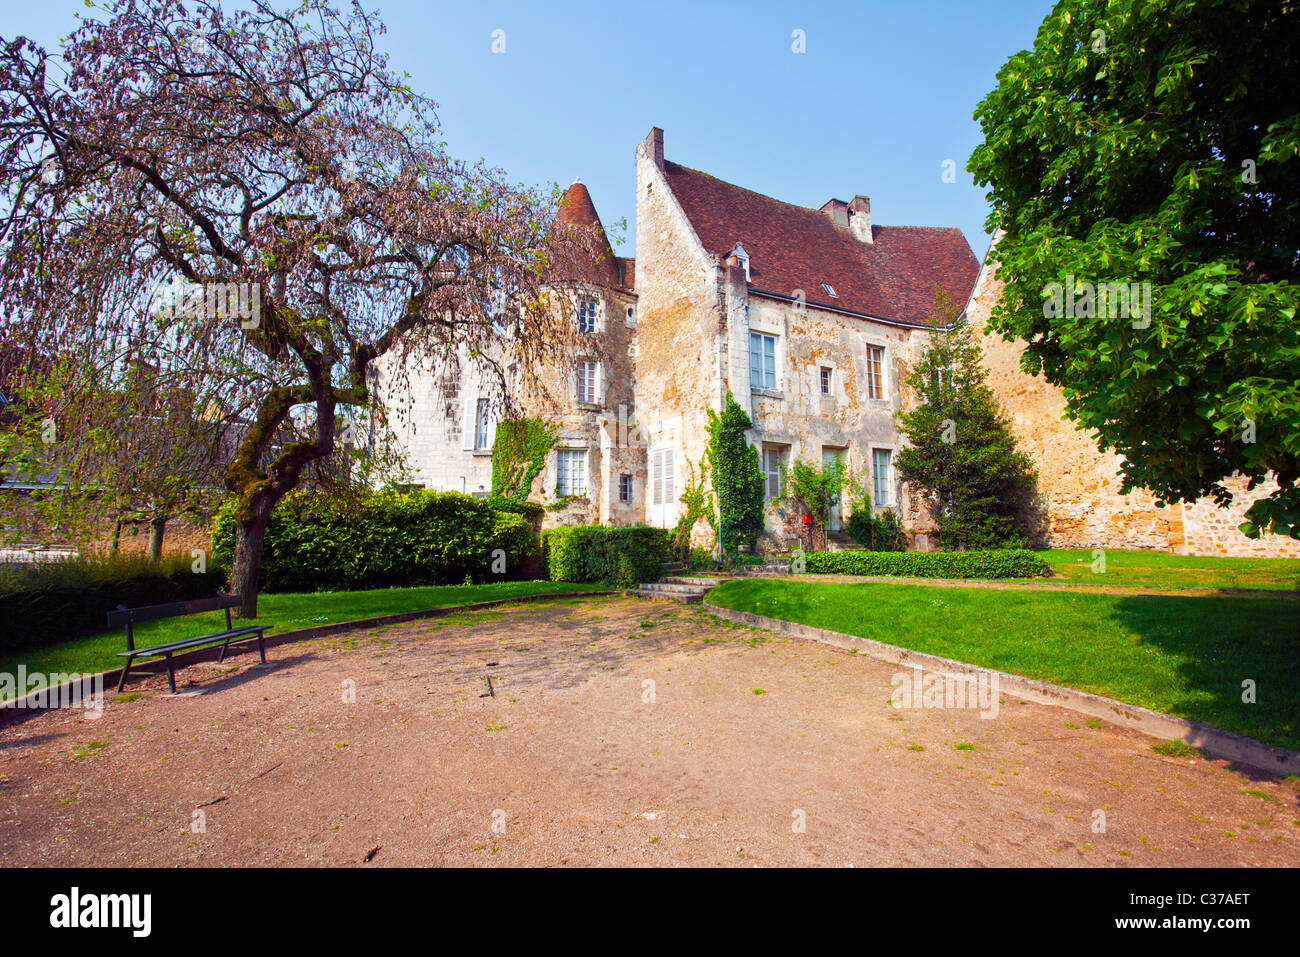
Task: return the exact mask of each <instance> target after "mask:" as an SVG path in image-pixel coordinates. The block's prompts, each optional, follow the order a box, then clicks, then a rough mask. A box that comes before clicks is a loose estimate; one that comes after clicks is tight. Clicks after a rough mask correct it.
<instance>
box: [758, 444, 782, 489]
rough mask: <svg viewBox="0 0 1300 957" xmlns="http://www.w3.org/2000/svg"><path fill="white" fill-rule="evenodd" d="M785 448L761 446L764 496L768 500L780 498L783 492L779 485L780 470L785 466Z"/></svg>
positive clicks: (780, 446)
mask: <svg viewBox="0 0 1300 957" xmlns="http://www.w3.org/2000/svg"><path fill="white" fill-rule="evenodd" d="M785 454H786V446H784V445H765V446H763V476H764V478H765V482H764V488H763V491H764V494H765V495H766V496H767V497H768V498H780V497H781V495H782V493H783V492H784V491H785V489H784V487H783V486H782V483H781V469H782V467H783V466H784V465H785Z"/></svg>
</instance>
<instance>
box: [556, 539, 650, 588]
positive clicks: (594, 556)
mask: <svg viewBox="0 0 1300 957" xmlns="http://www.w3.org/2000/svg"><path fill="white" fill-rule="evenodd" d="M542 542H543V547H544V548H545V551H546V568H547V572H548V573H549V574H550V576H551V581H557V582H560V581H565V582H606V583H608V584H612V585H618V586H620V587H623V588H628V587H631V586H633V585H637V584H640V583H641V582H649V581H656V580H657V579H658V578H659V574H660V570H661V568H662V566H663V561H664V557H665V556H666V555H667V554H668V551H669V548H670V546H671V539H670V533H669V532H668V531H667V530H666V529H662V528H649V527H647V526H645V525H632V526H628V527H623V528H607V527H605V526H604V525H568V526H565V527H563V528H552V529H548V530H546V531H545V532H543V533H542Z"/></svg>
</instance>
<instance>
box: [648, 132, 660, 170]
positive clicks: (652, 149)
mask: <svg viewBox="0 0 1300 957" xmlns="http://www.w3.org/2000/svg"><path fill="white" fill-rule="evenodd" d="M645 151H646V155H647V156H649V157H650V158H651V159H653V160H654V161H655V166H658V167H659V168H660V169H663V168H664V131H663V130H661V129H659V127H657V126H652V127H651V128H650V133H649V135H648V136H646V138H645Z"/></svg>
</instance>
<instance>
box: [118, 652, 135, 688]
mask: <svg viewBox="0 0 1300 957" xmlns="http://www.w3.org/2000/svg"><path fill="white" fill-rule="evenodd" d="M131 660H132V659H130V658H128V659H126V664H124V665H123V666H122V677H121V678H118V679H117V693H118V694H121V693H122V689H123V688H124V687H126V676H127V673H128V672H129V671H130V670H131Z"/></svg>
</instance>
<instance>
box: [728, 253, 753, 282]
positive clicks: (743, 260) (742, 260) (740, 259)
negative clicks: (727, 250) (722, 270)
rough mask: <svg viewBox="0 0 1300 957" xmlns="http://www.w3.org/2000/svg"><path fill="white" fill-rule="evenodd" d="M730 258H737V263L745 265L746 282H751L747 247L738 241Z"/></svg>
mask: <svg viewBox="0 0 1300 957" xmlns="http://www.w3.org/2000/svg"><path fill="white" fill-rule="evenodd" d="M728 258H730V259H735V260H736V264H737V265H739V266H742V267H744V270H745V282H749V253H747V252H745V247H744V246H742V245H741V244H740V243H736V248H735V249H733V250H732V251H731V255H730V256H729V257H728Z"/></svg>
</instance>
